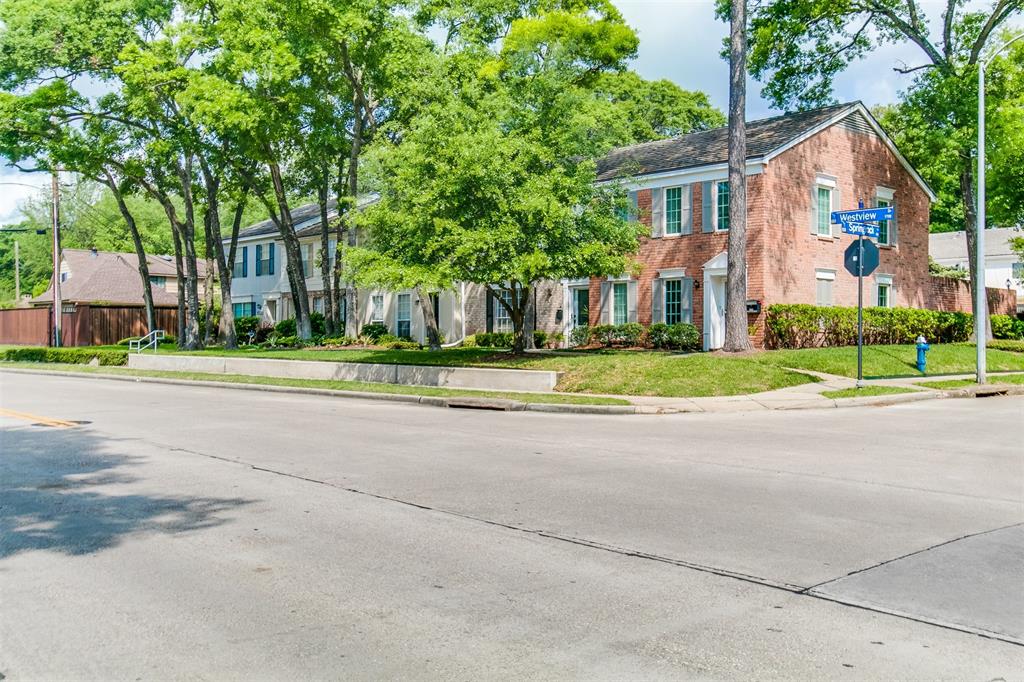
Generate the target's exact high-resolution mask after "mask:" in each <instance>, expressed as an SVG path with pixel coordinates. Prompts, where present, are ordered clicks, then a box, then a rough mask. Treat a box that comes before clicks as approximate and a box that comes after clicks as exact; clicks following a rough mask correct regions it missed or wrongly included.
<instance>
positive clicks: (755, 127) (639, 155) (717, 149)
mask: <svg viewBox="0 0 1024 682" xmlns="http://www.w3.org/2000/svg"><path fill="white" fill-rule="evenodd" d="M849 116H860V117H863V121H861V122H860V123H861V125H862V127H864V126H865V125H866V127H867V128H868V129H870V130H873V131H874V132H875V133H876V134H878V136H879V137H880V138H881V139H882V141H883V142H885V144H886V145H887V146H888V147H889V149H890V150H891V151H892V152H893V154H895V155H896V157H897V158H898V159H899V160H900V163H902V164H903V166H904V167H905V168H906V169H907V171H908V172H909V173H910V174H911V175H913V176H914V179H915V180H916V181H917V182H918V184H920V185H921V187H922V188H923V189H924V190H925V192H926V193H927V194H928V196H929V197H931V198H932V200H933V201H934V199H935V194H934V192H932V190H931V188H930V187H928V185H927V183H925V181H924V180H923V179H922V178H921V176H920V175H919V174H918V173H917V171H915V170H914V168H913V167H912V166H911V165H910V164H909V163H908V162H907V160H906V159H905V158H903V155H902V154H900V152H899V150H898V149H896V145H895V144H894V143H893V141H892V140H891V139H890V138H889V136H888V135H887V134H886V133H885V131H884V130H882V127H881V126H880V125H879V124H878V121H876V120H875V118H874V117H873V116H872V115H871V112H870V111H868V109H867V107H865V106H864V105H863V104H862V103H861V102H848V103H846V104H834V105H832V106H827V107H821V108H820V109H811V110H809V111H798V112H794V113H791V114H783V115H782V116H774V117H772V118H765V119H761V120H759V121H750V122H748V123H747V161H748V162H751V161H754V162H757V161H769V160H770V159H772V158H774V157H775V156H778V155H779V154H781V153H782V152H783V151H785V150H787V149H789V148H790V147H792V146H794V145H796V144H798V143H799V142H802V141H803V140H805V139H807V138H808V137H811V136H812V135H814V134H816V133H818V132H821V131H822V130H825V129H826V128H828V127H829V126H831V125H834V124H836V123H838V122H840V121H842V120H843V119H846V118H847V117H849ZM728 160H729V129H728V127H722V128H713V129H711V130H704V131H701V132H697V133H690V134H689V135H681V136H679V137H674V138H670V139H667V140H655V141H653V142H644V143H641V144H634V145H629V146H627V147H619V148H618V149H614V150H612V151H611V152H609V153H608V154H607V155H606V156H605V157H603V158H601V159H599V160H598V162H597V179H598V180H599V181H607V180H613V179H616V178H627V177H635V176H644V175H653V174H657V173H665V172H670V171H677V170H685V169H689V168H699V167H702V166H713V165H718V164H724V163H727V162H728Z"/></svg>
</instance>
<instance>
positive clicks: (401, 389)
mask: <svg viewBox="0 0 1024 682" xmlns="http://www.w3.org/2000/svg"><path fill="white" fill-rule="evenodd" d="M2 366H3V367H22V368H26V369H43V370H53V371H61V372H79V373H82V374H95V375H98V376H103V375H115V376H135V377H159V378H163V379H187V380H193V381H219V382H223V383H228V384H259V385H262V386H293V387H298V388H326V389H331V390H335V391H363V392H367V393H390V394H398V395H422V396H436V397H441V398H465V397H472V398H503V399H507V400H519V401H522V402H528V403H556V404H562V405H629V401H627V400H622V399H620V398H605V397H600V396H578V395H565V394H559V393H516V392H501V391H468V390H460V389H456V388H437V387H433V386H404V385H401V384H377V383H369V382H363V381H322V380H316V379H285V378H278V377H254V376H248V375H242V374H206V373H203V372H164V371H157V370H140V369H128V368H127V367H90V366H89V365H69V364H58V363H45V362H5V363H3V365H2Z"/></svg>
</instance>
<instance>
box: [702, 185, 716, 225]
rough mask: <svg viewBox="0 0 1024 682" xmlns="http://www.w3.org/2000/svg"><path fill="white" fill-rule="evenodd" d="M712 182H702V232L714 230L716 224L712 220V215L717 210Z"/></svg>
mask: <svg viewBox="0 0 1024 682" xmlns="http://www.w3.org/2000/svg"><path fill="white" fill-rule="evenodd" d="M713 184H714V183H712V182H702V183H701V184H700V204H701V206H700V207H701V221H700V231H701V232H714V231H715V225H714V223H713V222H712V216H713V215H714V210H715V197H714V195H713V192H712V191H711V186H712V185H713Z"/></svg>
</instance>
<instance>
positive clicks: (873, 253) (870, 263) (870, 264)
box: [843, 239, 878, 277]
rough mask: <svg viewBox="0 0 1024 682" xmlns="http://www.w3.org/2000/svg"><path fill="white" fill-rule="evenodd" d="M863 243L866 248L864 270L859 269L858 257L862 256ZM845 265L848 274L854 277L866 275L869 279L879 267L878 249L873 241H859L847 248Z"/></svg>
mask: <svg viewBox="0 0 1024 682" xmlns="http://www.w3.org/2000/svg"><path fill="white" fill-rule="evenodd" d="M861 242H863V247H864V263H863V270H858V269H857V257H858V256H859V255H860V249H861ZM843 264H844V265H845V266H846V270H847V272H849V273H850V274H851V275H853V276H854V277H857V276H858V275H864V276H865V277H867V276H868V275H870V274H871V273H872V272H874V271H875V268H877V267H878V247H877V246H875V243H874V242H873V241H870V240H868V239H858V240H856V241H855V242H853V243H852V244H850V245H849V246H848V247H846V253H845V255H844V256H843Z"/></svg>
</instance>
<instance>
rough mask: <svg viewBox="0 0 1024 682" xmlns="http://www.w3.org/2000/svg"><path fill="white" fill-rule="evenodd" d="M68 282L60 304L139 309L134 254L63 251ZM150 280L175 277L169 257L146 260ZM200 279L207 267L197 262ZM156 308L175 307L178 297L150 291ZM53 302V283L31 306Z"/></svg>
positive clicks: (63, 285)
mask: <svg viewBox="0 0 1024 682" xmlns="http://www.w3.org/2000/svg"><path fill="white" fill-rule="evenodd" d="M61 255H62V256H63V259H64V263H65V264H66V265H67V271H68V279H67V280H66V281H64V282H61V285H60V295H61V299H62V300H63V301H67V302H79V303H121V304H128V305H142V303H143V299H142V281H141V280H140V278H139V260H138V257H136V255H135V254H134V253H116V252H112V251H92V250H90V249H63V250H62V251H61ZM146 260H147V264H148V265H149V274H150V276H152V277H168V278H175V277H177V272H176V271H175V269H174V259H173V258H172V257H171V256H147V257H146ZM197 265H198V266H199V274H200V276H201V277H202V276H205V274H206V263H205V262H204V261H202V260H199V261H198V263H197ZM152 289H153V303H154V304H155V305H177V304H178V295H177V294H176V293H168V292H167V290H165V289H163V288H161V287H153V288H152ZM52 300H53V280H52V279H51V281H50V286H49V287H47V289H46V291H45V292H44V293H42V294H40V295H39V296H36V297H35V298H33V299H32V303H49V302H50V301H52Z"/></svg>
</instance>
